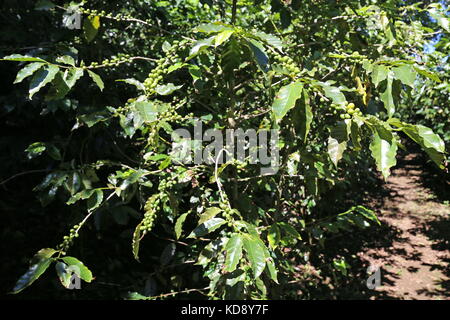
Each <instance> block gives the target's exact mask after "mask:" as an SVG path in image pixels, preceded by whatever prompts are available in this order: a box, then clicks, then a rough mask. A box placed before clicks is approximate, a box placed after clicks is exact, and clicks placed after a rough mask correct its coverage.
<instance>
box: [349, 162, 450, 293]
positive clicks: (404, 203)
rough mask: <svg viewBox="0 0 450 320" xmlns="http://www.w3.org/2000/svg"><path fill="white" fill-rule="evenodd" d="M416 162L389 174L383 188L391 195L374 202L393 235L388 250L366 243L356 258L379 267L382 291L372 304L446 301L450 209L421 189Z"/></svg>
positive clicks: (419, 167)
mask: <svg viewBox="0 0 450 320" xmlns="http://www.w3.org/2000/svg"><path fill="white" fill-rule="evenodd" d="M416 158H417V155H414V154H412V155H408V156H407V157H406V158H405V161H404V163H405V165H403V166H401V167H400V168H398V169H395V170H393V172H392V175H391V176H390V177H389V179H388V181H387V183H386V184H385V188H387V190H389V195H388V196H387V197H384V199H383V202H382V203H376V202H375V203H374V207H375V208H376V210H377V212H378V215H379V217H380V220H381V221H382V222H383V223H384V224H385V225H387V226H388V227H389V228H391V229H393V230H396V237H395V238H394V239H393V240H392V242H391V243H390V245H389V246H374V247H373V248H372V247H371V246H370V243H369V244H368V246H367V250H364V251H361V252H359V253H358V254H357V255H358V256H359V258H360V259H361V261H363V263H364V265H375V266H380V267H381V286H380V287H378V288H376V289H375V290H374V291H372V293H370V294H369V297H368V298H370V299H383V298H386V297H388V298H391V299H421V300H422V299H426V300H429V299H432V300H436V299H438V300H442V299H445V300H448V299H450V292H449V291H448V285H449V281H450V279H449V273H450V272H449V264H448V262H449V261H450V251H449V243H448V232H450V230H448V227H449V223H448V222H449V216H450V206H449V205H448V203H447V204H445V203H443V202H442V201H439V200H437V199H435V197H434V196H433V193H432V192H431V191H430V190H428V189H426V188H425V187H423V184H422V183H421V182H422V180H421V173H422V172H421V168H422V167H421V165H420V163H417V162H416V161H415V159H416ZM444 187H447V188H448V187H449V186H448V184H447V185H446V186H445V185H444ZM437 233H439V236H436V234H437ZM383 236H386V237H388V235H387V234H386V235H380V237H383Z"/></svg>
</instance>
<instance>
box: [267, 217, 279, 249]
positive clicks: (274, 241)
mask: <svg viewBox="0 0 450 320" xmlns="http://www.w3.org/2000/svg"><path fill="white" fill-rule="evenodd" d="M267 240H268V241H269V246H270V247H271V248H272V249H275V248H276V247H278V244H279V243H280V240H281V232H280V228H279V227H278V225H277V224H276V223H274V224H272V225H271V226H270V228H269V231H268V233H267Z"/></svg>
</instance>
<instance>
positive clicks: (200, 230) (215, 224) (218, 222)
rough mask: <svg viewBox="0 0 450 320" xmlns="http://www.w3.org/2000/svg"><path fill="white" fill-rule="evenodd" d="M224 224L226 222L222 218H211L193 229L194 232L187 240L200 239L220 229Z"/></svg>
mask: <svg viewBox="0 0 450 320" xmlns="http://www.w3.org/2000/svg"><path fill="white" fill-rule="evenodd" d="M225 223H226V221H225V220H224V219H222V218H212V219H210V220H208V221H206V222H204V223H202V224H201V225H199V226H198V227H197V228H195V229H194V231H192V232H191V234H189V236H188V238H198V237H202V236H204V235H206V234H208V233H211V232H213V231H214V230H216V229H218V228H220V227H221V226H222V225H223V224H225Z"/></svg>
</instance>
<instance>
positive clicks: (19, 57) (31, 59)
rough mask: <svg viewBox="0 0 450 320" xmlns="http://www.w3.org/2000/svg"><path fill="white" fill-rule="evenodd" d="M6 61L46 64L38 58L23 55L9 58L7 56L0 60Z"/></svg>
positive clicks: (14, 55)
mask: <svg viewBox="0 0 450 320" xmlns="http://www.w3.org/2000/svg"><path fill="white" fill-rule="evenodd" d="M0 60H4V61H26V62H46V63H47V61H45V60H44V59H41V58H36V57H30V56H24V55H21V54H12V55H9V56H5V57H4V58H2V59H0Z"/></svg>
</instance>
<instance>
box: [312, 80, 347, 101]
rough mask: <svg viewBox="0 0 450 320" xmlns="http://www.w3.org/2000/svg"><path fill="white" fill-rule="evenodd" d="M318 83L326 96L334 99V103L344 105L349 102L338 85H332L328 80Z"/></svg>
mask: <svg viewBox="0 0 450 320" xmlns="http://www.w3.org/2000/svg"><path fill="white" fill-rule="evenodd" d="M318 84H319V85H320V86H321V87H322V89H323V91H324V93H325V96H327V97H328V98H330V99H331V100H333V103H335V104H338V105H343V104H345V103H346V102H347V100H346V99H345V96H344V94H343V93H342V91H341V90H340V89H339V88H338V87H335V86H332V85H331V84H329V83H327V82H319V83H318Z"/></svg>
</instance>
